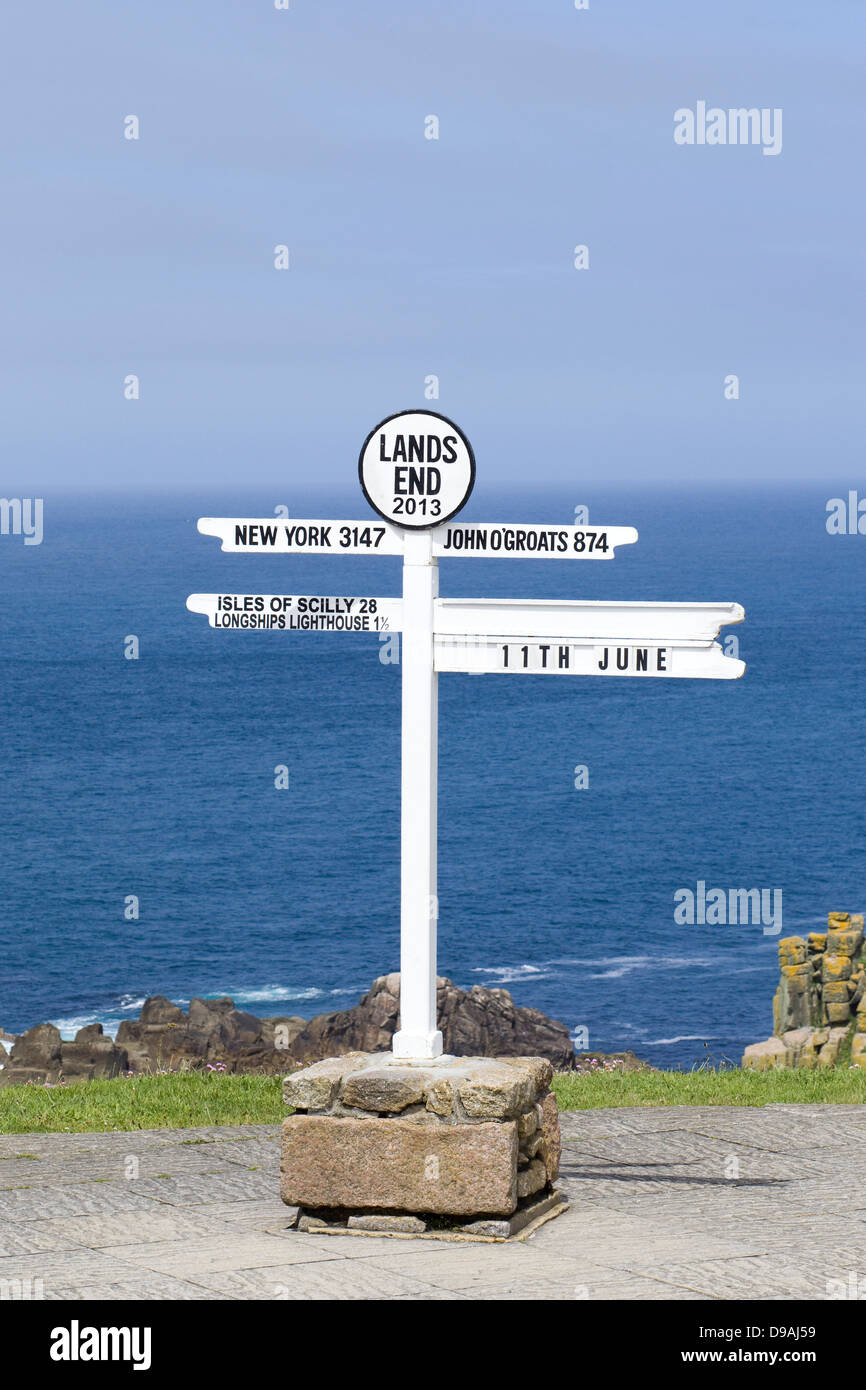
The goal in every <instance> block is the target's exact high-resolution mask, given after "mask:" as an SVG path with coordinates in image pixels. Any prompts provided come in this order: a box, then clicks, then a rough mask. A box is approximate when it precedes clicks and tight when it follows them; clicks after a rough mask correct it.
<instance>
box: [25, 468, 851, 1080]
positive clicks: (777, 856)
mask: <svg viewBox="0 0 866 1390" xmlns="http://www.w3.org/2000/svg"><path fill="white" fill-rule="evenodd" d="M846 488H847V485H846ZM843 491H844V490H843V489H838V488H837V489H834V488H832V487H829V486H826V487H823V488H822V487H815V488H812V489H810V490H801V491H798V492H794V493H788V492H785V491H783V490H781V489H779V490H777V491H774V492H769V491H767V492H761V491H754V492H741V493H732V492H728V491H724V490H721V489H717V490H715V491H697V490H696V491H693V492H689V493H665V492H655V493H646V494H644V495H641V494H638V493H635V492H628V493H627V492H616V491H613V490H611V491H609V492H606V493H602V491H601V490H599V489H598V488H593V489H584V490H583V491H582V492H581V494H580V495H577V496H575V497H573V498H572V497H570V496H565V495H564V494H563V493H562V492H559V493H556V494H553V493H551V494H547V495H544V496H542V495H538V494H533V493H531V492H527V493H526V494H525V495H520V496H518V495H517V494H510V495H503V494H499V495H495V494H494V493H492V492H491V491H490V490H486V491H485V490H484V489H483V488H482V487H481V486H479V488H478V489H476V494H475V496H473V498H472V500H471V502H470V504H469V507H468V508H467V509H466V511H465V512H464V514H463V519H466V520H471V519H475V520H483V521H488V522H489V521H509V520H510V521H518V522H519V521H523V522H530V521H531V522H559V523H560V524H564V523H568V522H570V521H571V520H572V516H573V506H574V505H575V504H576V503H586V504H588V505H589V507H590V517H591V520H592V522H593V523H597V522H604V523H607V524H620V525H636V526H637V527H638V529H639V531H640V540H639V542H638V543H637V545H634V546H630V547H627V548H625V549H621V550H620V551H619V552H618V555H617V558H616V559H615V560H613V561H611V562H609V563H598V564H593V563H586V564H583V563H577V562H573V563H566V562H564V561H563V562H557V561H555V560H525V559H520V560H517V559H513V560H511V559H499V560H486V559H478V558H465V559H461V558H455V559H453V560H452V559H449V560H447V561H446V560H443V561H442V565H441V591H442V593H443V594H448V595H465V596H471V595H485V596H494V595H503V596H508V597H521V596H523V597H535V598H541V597H554V596H559V597H586V598H611V599H630V598H634V599H639V598H643V599H657V600H677V599H680V600H687V599H688V600H702V601H720V600H725V601H728V600H736V601H739V602H741V603H742V604H744V606H745V608H746V613H747V617H746V622H745V623H744V624H743V625H742V626H740V627H739V628H735V629H730V631H733V632H735V633H736V634H737V636H738V637H739V639H740V655H741V656H742V657H743V659H744V660H745V661H746V663H747V667H748V669H747V673H746V676H745V677H744V679H743V680H741V681H736V682H712V681H706V682H704V681H674V680H672V681H661V680H659V681H646V682H644V681H637V680H635V681H630V680H601V679H599V680H581V679H574V680H567V679H562V680H553V679H551V680H546V679H544V678H543V677H535V678H526V679H513V680H510V679H506V678H504V677H500V678H494V677H492V676H491V677H486V678H480V677H476V676H468V675H466V676H464V675H447V676H443V677H442V678H441V679H440V898H441V906H440V923H439V929H440V945H439V960H440V972H441V973H442V974H446V975H449V976H450V977H451V978H452V979H454V980H455V981H456V982H457V983H459V984H460V985H463V986H470V985H472V984H475V983H481V984H486V985H502V986H504V987H506V988H508V989H509V990H511V992H512V994H513V995H514V998H515V999H516V1000H517V1002H518V1003H521V1004H529V1005H533V1006H535V1007H537V1008H539V1009H543V1010H544V1011H545V1012H547V1013H549V1014H551V1015H553V1016H555V1017H557V1018H560V1019H562V1020H563V1021H565V1022H566V1023H567V1024H568V1025H569V1026H570V1027H574V1028H585V1029H586V1030H587V1031H588V1040H589V1042H588V1045H589V1046H590V1047H592V1048H601V1049H605V1050H612V1049H618V1048H622V1047H632V1048H634V1050H635V1051H636V1052H637V1053H638V1054H639V1055H640V1056H643V1057H646V1058H647V1059H648V1060H650V1061H652V1062H654V1063H656V1064H660V1065H682V1066H689V1065H692V1064H693V1063H695V1062H699V1061H701V1060H703V1059H705V1058H706V1057H710V1058H712V1059H713V1060H716V1061H717V1060H719V1059H721V1058H723V1057H728V1058H737V1057H738V1056H739V1054H740V1052H741V1050H742V1047H743V1045H744V1044H745V1043H747V1042H750V1041H754V1040H755V1039H757V1038H761V1037H765V1036H767V1034H768V1033H769V1031H770V1025H771V997H772V993H773V990H774V988H775V982H776V977H777V967H776V938H775V937H773V936H767V935H765V934H764V933H763V931H762V928H761V926H760V925H752V924H748V925H735V926H730V925H728V926H706V925H695V926H680V925H677V924H676V923H675V921H674V915H673V914H674V896H673V895H674V893H675V892H676V890H677V889H680V888H688V887H691V888H693V889H694V888H695V886H696V883H697V882H698V881H699V880H702V881H704V882H705V883H706V884H707V885H708V887H720V888H723V889H726V890H727V889H730V888H738V887H742V888H751V887H760V888H771V889H772V888H780V889H781V890H782V892H783V913H784V921H783V927H782V934H783V935H787V934H790V933H799V932H803V931H807V930H812V929H815V928H817V927H818V926H819V925H820V923H821V922H822V920H823V919H824V918H825V916H826V913H827V912H828V911H830V910H835V909H843V910H844V909H849V910H852V911H857V910H863V907H864V898H866V893H864V886H866V885H864V867H866V849H864V834H863V832H864V815H863V808H862V802H863V790H862V784H863V767H864V745H866V739H864V718H863V695H862V692H863V678H864V661H863V618H864V609H866V586H864V578H866V568H864V566H866V538H864V537H861V536H854V537H851V536H842V537H839V536H830V535H828V534H827V531H826V527H825V515H826V513H825V504H826V501H827V498H828V497H829V496H831V495H843ZM278 503H286V504H287V505H288V506H289V510H290V513H291V515H293V516H297V517H302V516H305V515H306V516H321V517H329V516H334V517H341V516H342V517H347V518H351V517H359V518H362V517H365V516H367V515H368V509H367V508H366V505H365V504H363V503H362V501H361V500H360V499H359V498H358V497H357V494H355V493H347V494H346V495H345V496H343V497H342V498H335V497H334V496H319V497H311V496H305V497H303V498H302V497H299V496H297V495H292V496H288V497H284V498H280V497H273V496H262V495H261V494H256V493H254V492H250V493H246V494H238V495H234V496H226V495H211V496H202V495H199V496H196V497H153V496H142V497H123V496H120V495H118V496H115V497H103V498H100V499H95V500H94V499H88V498H85V497H82V496H78V497H72V496H70V497H50V496H49V497H47V498H46V500H45V523H44V524H45V535H44V541H43V544H42V545H39V546H25V545H24V544H23V540H22V538H21V537H15V536H0V604H2V610H0V611H2V616H0V720H2V741H0V762H2V778H0V822H2V825H3V830H4V833H3V847H2V893H0V960H2V965H0V1024H2V1025H3V1026H4V1027H5V1028H7V1029H9V1030H11V1031H18V1030H21V1029H23V1028H26V1027H29V1026H31V1025H32V1024H34V1023H37V1022H41V1021H42V1020H44V1019H46V1018H48V1019H51V1020H53V1021H54V1022H57V1023H58V1024H59V1025H60V1026H61V1027H62V1028H63V1030H64V1032H65V1033H66V1034H67V1035H69V1034H71V1032H72V1031H73V1030H74V1029H75V1028H76V1027H78V1026H80V1025H81V1024H83V1023H85V1022H91V1021H95V1020H99V1021H102V1022H103V1023H104V1024H105V1026H106V1028H107V1030H108V1031H113V1030H114V1028H115V1027H116V1025H117V1023H118V1022H119V1021H120V1020H121V1019H123V1018H125V1017H130V1016H135V1015H136V1014H137V1011H138V1008H139V1006H140V1004H141V1001H142V1000H143V999H144V997H145V996H146V995H147V994H152V993H162V994H166V995H168V996H169V997H170V998H173V999H176V1000H178V1001H179V1002H184V1001H186V1000H188V999H189V998H190V997H191V996H192V995H196V994H203V995H218V994H231V995H232V996H233V997H234V998H235V1000H236V1001H238V1003H239V1004H241V1005H243V1006H246V1007H248V1008H250V1009H251V1010H253V1011H254V1012H257V1013H260V1014H265V1015H267V1014H275V1013H296V1014H302V1015H305V1016H311V1015H312V1014H314V1013H318V1012H321V1011H323V1010H329V1009H334V1008H340V1007H346V1006H348V1005H349V1004H350V1003H352V1002H354V1001H355V999H356V998H357V997H358V996H359V995H360V993H361V992H362V991H363V990H364V989H366V988H367V987H368V986H369V984H370V982H371V980H372V979H373V978H374V977H375V976H377V975H379V974H382V973H385V972H386V971H389V970H393V969H395V968H397V966H398V941H399V751H400V750H399V711H400V675H399V666H397V665H393V664H383V663H382V662H381V661H380V659H379V656H380V650H381V646H380V642H379V640H378V638H377V636H375V635H373V634H369V635H367V634H359V635H344V634H329V635H321V634H295V633H292V634H283V633H279V632H216V631H213V630H211V629H210V628H209V627H208V626H207V623H206V620H205V619H204V618H203V617H200V616H198V615H194V614H191V613H189V612H188V611H187V610H186V608H185V599H186V596H187V594H189V593H191V592H209V591H221V592H232V591H250V592H252V591H259V592H271V593H273V592H285V593H292V592H294V593H323V594H327V593H333V594H353V593H354V594H370V595H377V594H397V593H399V584H400V562H399V560H397V559H394V558H388V557H371V558H366V557H364V558H357V559H352V558H345V559H321V558H318V557H280V558H272V557H249V556H245V555H223V554H222V553H221V552H220V550H219V545H218V542H217V541H216V540H213V539H210V538H207V537H202V536H199V535H198V533H197V532H196V528H195V520H196V517H197V516H199V515H239V516H256V515H259V516H262V515H271V514H272V513H273V509H274V506H275V505H276V504H278ZM131 634H134V635H136V636H137V637H138V638H139V642H140V659H139V660H137V661H131V660H127V659H125V657H124V639H125V637H127V636H128V635H131ZM278 764H285V765H287V767H288V768H289V774H290V786H289V789H288V790H278V789H276V788H275V786H274V769H275V767H276V766H277V765H278ZM577 765H586V766H587V767H588V769H589V786H588V788H586V789H583V790H577V789H576V788H575V786H574V769H575V767H576V766H577ZM130 894H135V895H137V897H138V898H139V900H140V916H139V918H138V920H133V921H127V920H125V917H124V904H125V899H126V898H127V895H130Z"/></svg>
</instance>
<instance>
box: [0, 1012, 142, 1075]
mask: <svg viewBox="0 0 866 1390" xmlns="http://www.w3.org/2000/svg"><path fill="white" fill-rule="evenodd" d="M128 1066H129V1060H128V1057H127V1054H126V1052H125V1051H124V1049H123V1048H121V1047H118V1046H117V1045H116V1044H115V1043H114V1042H113V1041H112V1039H111V1038H107V1037H104V1036H103V1032H102V1024H101V1023H91V1024H88V1026H87V1027H86V1028H79V1030H78V1032H77V1033H76V1035H75V1041H74V1042H63V1041H62V1039H61V1037H60V1031H59V1029H57V1028H55V1027H54V1025H53V1023H40V1024H39V1025H38V1026H37V1027H36V1028H30V1029H28V1031H27V1032H26V1033H22V1034H21V1036H20V1037H19V1038H18V1039H17V1040H16V1042H15V1043H14V1044H13V1047H12V1051H11V1053H10V1055H9V1060H8V1063H7V1064H6V1065H5V1066H4V1068H3V1072H2V1076H0V1084H2V1085H4V1086H10V1085H21V1084H22V1083H24V1082H27V1081H31V1082H34V1083H36V1084H38V1085H45V1084H46V1083H48V1084H49V1085H57V1083H58V1082H59V1081H61V1080H63V1081H90V1080H92V1079H94V1078H97V1077H99V1078H108V1077H112V1076H119V1075H120V1074H121V1072H124V1071H126V1070H127V1069H128Z"/></svg>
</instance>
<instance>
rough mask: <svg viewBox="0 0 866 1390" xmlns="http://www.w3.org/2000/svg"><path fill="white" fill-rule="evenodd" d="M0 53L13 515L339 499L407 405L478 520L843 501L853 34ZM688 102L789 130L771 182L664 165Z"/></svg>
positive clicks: (602, 15)
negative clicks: (51, 499)
mask: <svg viewBox="0 0 866 1390" xmlns="http://www.w3.org/2000/svg"><path fill="white" fill-rule="evenodd" d="M758 11H760V12H758ZM3 28H4V31H5V32H4V49H5V51H6V56H7V75H6V79H5V84H4V88H5V89H4V94H3V98H2V101H3V107H4V129H5V135H6V140H5V142H4V144H5V147H6V155H5V157H4V163H5V166H6V167H5V179H4V183H5V189H4V192H5V195H6V196H5V199H4V203H5V205H6V213H5V215H4V219H3V222H4V225H3V229H2V233H0V245H2V264H3V272H4V282H5V285H4V300H5V314H4V319H5V327H6V331H5V333H4V335H3V339H2V348H0V351H2V359H3V360H2V374H0V375H2V385H0V405H2V410H3V417H4V426H5V429H4V434H5V443H6V447H5V462H4V474H5V479H4V483H3V489H2V490H3V491H4V492H6V493H7V494H9V493H11V492H12V491H13V489H14V488H17V489H18V490H19V491H20V492H21V493H23V494H38V493H47V492H50V490H51V489H52V488H53V489H61V488H62V489H67V488H83V489H115V488H128V489H132V490H138V489H145V488H146V489H150V488H156V489H162V488H165V489H176V488H183V489H184V490H187V491H189V490H192V491H195V490H196V489H197V488H199V487H204V486H206V487H207V489H208V490H209V491H211V490H213V489H214V488H216V487H223V486H224V487H227V488H228V487H231V488H232V489H234V490H237V489H238V488H243V487H244V486H245V485H247V484H249V485H251V486H255V487H256V488H261V487H270V486H278V487H279V490H280V495H281V497H282V496H283V495H284V494H287V493H288V494H290V493H291V489H293V488H296V489H298V490H299V491H304V490H307V489H309V488H310V487H311V486H316V487H320V486H326V485H327V486H331V485H332V486H334V487H339V488H343V487H345V486H346V484H347V483H351V480H352V479H353V477H354V469H355V465H356V460H357V454H358V450H359V448H360V445H361V443H362V441H363V439H364V437H365V436H366V434H367V432H368V430H369V429H370V428H371V427H372V426H373V425H374V424H375V423H376V422H377V421H378V420H379V419H381V418H382V417H383V416H384V415H386V414H389V413H391V412H392V411H396V410H401V409H406V408H408V407H411V406H417V405H423V404H424V380H425V377H426V376H428V374H436V375H437V376H438V377H439V381H440V395H439V398H438V401H430V402H429V404H430V406H431V408H432V409H435V410H439V411H441V412H443V413H444V414H446V415H449V416H451V417H453V418H454V419H455V420H456V421H457V422H458V423H459V424H460V425H461V427H462V428H463V429H464V430H465V432H466V433H467V434H468V436H469V438H470V439H471V440H472V443H473V445H474V448H475V452H476V456H477V461H478V469H479V476H481V473H482V470H483V474H484V477H485V480H486V481H487V483H488V485H490V484H493V485H498V484H502V485H509V486H512V487H513V486H519V485H521V484H522V483H523V482H524V481H526V480H529V481H531V482H532V484H533V486H538V485H539V484H543V483H547V482H549V483H552V484H562V483H563V482H571V481H572V480H574V481H575V482H577V483H579V482H582V481H584V480H586V482H588V483H589V482H592V483H594V484H598V483H605V484H609V485H611V486H614V485H617V484H620V483H624V484H628V483H634V482H640V483H642V484H646V485H651V484H653V483H655V482H661V483H671V482H674V483H675V482H682V481H686V480H688V481H690V482H713V483H717V482H719V481H727V480H730V481H731V482H737V481H752V480H770V481H774V482H778V483H779V484H781V485H786V484H789V483H794V482H797V481H802V480H807V479H808V480H818V479H826V480H827V481H828V483H829V482H830V481H831V480H849V479H850V482H851V485H852V486H854V485H856V484H857V482H858V480H859V479H862V476H863V470H862V458H863V434H864V428H863V427H864V405H863V397H864V391H863V381H864V362H863V355H864V354H863V331H862V319H863V288H864V286H863V280H864V271H863V248H862V231H863V226H864V216H863V214H864V201H866V199H864V192H863V174H862V169H863V147H864V136H866V103H864V99H863V77H862V54H863V48H864V39H866V10H864V7H863V5H862V3H861V0H823V3H821V4H817V3H814V4H811V3H805V0H794V2H793V3H791V2H790V0H789V3H781V0H779V2H778V3H765V4H762V5H761V6H756V5H755V3H754V0H729V3H726V4H724V5H711V4H706V3H701V4H696V3H695V0H664V3H658V4H655V3H652V0H625V3H618V4H615V3H612V0H590V9H589V10H588V11H575V10H574V8H573V3H572V0H533V3H529V2H528V0H523V3H517V2H516V0H503V2H502V3H497V2H496V0H474V2H473V0H461V3H459V4H458V3H437V4H426V3H425V4H421V3H417V0H416V3H407V0H372V3H371V2H369V0H368V2H367V3H364V4H363V5H359V4H358V3H357V0H338V2H337V3H328V2H327V0H291V9H290V10H289V11H277V10H275V9H274V6H273V0H243V3H240V2H239V0H231V3H230V2H229V0H184V2H183V3H172V4H169V3H164V2H163V0H147V3H145V2H144V0H136V3H125V4H118V3H116V0H110V3H108V2H106V3H95V0H84V2H83V3H80V4H76V5H74V6H70V5H69V4H68V3H61V2H60V0H48V3H39V4H33V5H30V6H24V5H19V6H18V7H17V8H16V10H15V12H12V13H7V15H6V17H5V19H4V22H3ZM699 100H706V101H707V102H708V104H710V105H718V106H721V107H725V108H727V107H736V106H756V107H759V108H763V107H769V108H777V107H778V108H781V109H782V111H783V149H782V152H781V154H780V155H779V156H778V157H766V156H764V155H763V154H762V152H761V149H760V148H755V147H733V146H728V147H722V148H719V147H717V148H709V147H680V146H677V145H676V144H675V143H674V141H673V113H674V111H675V110H676V109H677V108H680V107H685V106H688V107H694V106H695V104H696V102H697V101H699ZM129 114H135V115H137V116H138V117H139V119H140V123H141V132H140V139H139V140H138V141H128V140H125V139H124V137H123V122H124V117H126V116H127V115H129ZM431 114H433V115H436V116H437V117H438V119H439V122H440V132H439V134H440V138H439V139H438V140H437V141H434V140H427V139H425V138H424V122H425V117H426V116H428V115H431ZM280 243H285V244H287V245H288V246H289V248H290V255H291V269H290V270H288V271H284V272H282V271H277V270H275V269H274V266H273V259H274V247H275V245H277V244H280ZM578 243H581V244H586V245H588V246H589V250H590V268H589V269H588V270H586V271H576V270H575V269H574V268H573V265H572V249H573V247H574V246H575V245H576V244H578ZM128 373H135V374H137V375H138V376H139V378H140V392H141V395H140V399H139V400H137V401H127V400H125V399H124V395H123V382H124V378H125V377H126V376H127V374H128ZM729 373H736V374H737V375H738V376H739V378H740V399H739V400H737V401H728V400H725V399H724V393H723V382H724V378H725V376H726V375H727V374H729Z"/></svg>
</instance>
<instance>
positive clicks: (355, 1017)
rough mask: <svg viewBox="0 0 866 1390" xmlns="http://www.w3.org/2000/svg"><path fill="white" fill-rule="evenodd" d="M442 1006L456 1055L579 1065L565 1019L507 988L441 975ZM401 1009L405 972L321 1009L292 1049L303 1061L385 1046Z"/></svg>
mask: <svg viewBox="0 0 866 1390" xmlns="http://www.w3.org/2000/svg"><path fill="white" fill-rule="evenodd" d="M436 983H437V997H436V1009H437V1015H438V1020H439V1027H440V1028H441V1030H442V1041H443V1046H444V1049H445V1051H446V1052H447V1053H450V1054H451V1055H453V1056H455V1057H528V1056H537V1057H546V1058H547V1060H548V1061H549V1062H551V1063H552V1064H553V1066H554V1067H555V1068H556V1069H557V1071H564V1070H570V1069H571V1068H572V1067H573V1066H574V1046H573V1044H572V1041H571V1037H570V1035H569V1031H568V1029H567V1027H566V1026H565V1024H564V1023H557V1022H555V1021H554V1020H553V1019H551V1018H548V1017H547V1015H546V1014H543V1013H540V1012H539V1011H538V1009H525V1008H520V1007H518V1006H517V1005H516V1004H515V1003H514V1000H513V999H512V998H511V995H510V994H509V993H508V990H506V989H485V988H484V987H483V986H482V985H473V987H472V989H470V990H463V989H459V988H458V986H457V985H455V984H453V983H452V981H451V980H447V979H444V978H442V977H441V976H440V977H439V979H438V980H437V982H436ZM399 1014H400V976H399V974H396V973H395V974H393V975H382V976H381V977H380V978H379V979H378V980H374V982H373V986H372V988H371V990H370V992H369V994H365V995H364V997H363V998H362V1000H361V1002H360V1004H356V1005H355V1007H354V1008H353V1009H346V1010H344V1011H342V1012H340V1013H335V1014H319V1016H318V1017H317V1018H313V1019H311V1020H310V1022H309V1023H308V1024H307V1026H306V1027H305V1028H304V1030H303V1032H302V1033H300V1034H298V1036H297V1038H296V1039H295V1041H294V1043H293V1045H292V1047H291V1049H290V1051H291V1053H292V1055H293V1056H294V1057H296V1058H297V1059H298V1060H299V1061H303V1062H314V1061H317V1060H319V1059H321V1058H324V1057H333V1056H334V1055H335V1053H341V1052H381V1051H384V1050H386V1049H387V1048H389V1047H390V1046H391V1039H392V1037H393V1036H394V1033H395V1031H396V1029H397V1022H398V1018H399Z"/></svg>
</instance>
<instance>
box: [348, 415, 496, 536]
mask: <svg viewBox="0 0 866 1390" xmlns="http://www.w3.org/2000/svg"><path fill="white" fill-rule="evenodd" d="M401 415H429V416H430V418H431V419H433V420H444V422H445V424H446V425H450V426H451V428H452V430H456V431H457V433H458V434H459V436H460V438H461V439H462V440H463V443H464V444H465V445H466V450H467V452H468V454H469V487H468V489H467V492H466V495H465V497H464V498H463V501H462V502H461V503H460V505H459V506H457V507H455V508H454V510H453V512H449V513H448V515H447V516H437V518H436V520H435V521H428V522H426V523H425V524H424V525H423V526H405V525H403V524H402V523H401V522H399V521H393V520H392V519H391V517H389V516H386V515H385V513H384V512H383V511H380V509H379V508H378V507H377V506H376V503H375V502H374V501H373V499H372V497H371V496H370V494H369V492H368V491H367V489H366V487H365V486H364V471H363V465H364V454H365V453H366V450H367V445H368V444H369V443H370V440H371V439H372V438H373V435H374V434H376V432H377V431H378V430H380V429H381V428H382V426H383V425H389V424H390V423H391V421H392V420H399V418H400V416H401ZM358 481H359V483H360V484H361V491H362V492H363V494H364V496H365V498H366V499H367V502H368V503H369V505H370V506H371V507H372V508H373V511H374V512H375V513H376V515H377V516H380V517H381V518H382V520H383V521H387V523H388V525H389V526H396V527H397V529H398V530H400V531H435V529H436V527H437V526H445V525H446V524H447V522H449V521H450V520H451V519H452V517H455V516H456V515H457V513H458V512H462V510H463V508H464V507H465V506H466V503H467V502H468V501H469V498H470V497H471V496H472V491H473V488H474V487H475V451H474V449H473V448H472V445H471V444H470V443H469V440H468V439H467V438H466V435H465V434H464V433H463V431H462V429H461V428H460V426H459V425H456V424H455V423H454V421H453V420H450V419H449V418H448V416H447V415H440V414H439V412H438V411H436V410H425V409H424V408H423V407H419V406H413V407H412V408H411V409H410V410H397V411H395V413H394V414H393V415H386V416H385V418H384V420H380V421H379V423H378V425H374V426H373V428H372V429H371V431H370V433H369V434H368V435H367V438H366V439H365V440H364V443H363V444H362V445H361V452H360V453H359V455H358Z"/></svg>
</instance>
